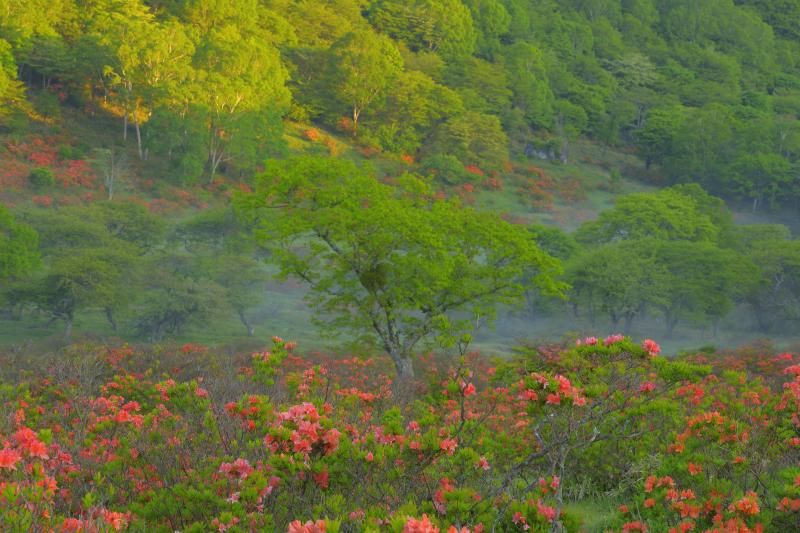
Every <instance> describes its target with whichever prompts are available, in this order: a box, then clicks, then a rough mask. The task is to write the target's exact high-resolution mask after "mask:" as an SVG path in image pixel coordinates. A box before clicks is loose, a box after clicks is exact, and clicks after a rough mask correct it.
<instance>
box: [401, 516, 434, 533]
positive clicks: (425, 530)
mask: <svg viewBox="0 0 800 533" xmlns="http://www.w3.org/2000/svg"><path fill="white" fill-rule="evenodd" d="M403 533H439V528H438V527H436V526H435V525H433V524H432V523H431V521H430V519H429V518H428V515H426V514H423V515H422V519H421V520H417V519H416V518H412V517H408V520H407V521H406V525H405V526H404V527H403Z"/></svg>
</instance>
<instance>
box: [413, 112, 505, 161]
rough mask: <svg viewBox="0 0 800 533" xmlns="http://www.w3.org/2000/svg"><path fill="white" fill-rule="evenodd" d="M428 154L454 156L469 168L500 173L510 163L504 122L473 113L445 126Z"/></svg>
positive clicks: (435, 134) (468, 113)
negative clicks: (470, 166) (475, 167)
mask: <svg viewBox="0 0 800 533" xmlns="http://www.w3.org/2000/svg"><path fill="white" fill-rule="evenodd" d="M425 151H426V152H427V153H429V154H437V153H439V154H450V155H453V156H455V157H457V158H458V159H459V160H460V161H461V162H462V163H464V164H465V165H478V166H481V167H483V168H489V169H499V168H501V167H502V165H503V163H504V162H505V161H508V159H509V157H508V137H506V134H505V132H504V131H503V127H502V125H501V124H500V119H498V118H497V117H495V116H493V115H484V114H481V113H475V112H471V111H467V112H466V113H464V114H462V115H457V116H454V117H451V118H449V119H448V120H447V121H446V122H444V123H443V124H441V125H440V126H439V127H438V128H437V130H436V131H435V132H434V134H433V138H432V139H431V142H430V143H429V144H428V146H427V147H426V150H425Z"/></svg>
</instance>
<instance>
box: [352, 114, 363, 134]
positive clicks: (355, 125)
mask: <svg viewBox="0 0 800 533" xmlns="http://www.w3.org/2000/svg"><path fill="white" fill-rule="evenodd" d="M360 116H361V110H360V109H359V108H358V107H353V137H355V136H356V135H357V134H358V117H360Z"/></svg>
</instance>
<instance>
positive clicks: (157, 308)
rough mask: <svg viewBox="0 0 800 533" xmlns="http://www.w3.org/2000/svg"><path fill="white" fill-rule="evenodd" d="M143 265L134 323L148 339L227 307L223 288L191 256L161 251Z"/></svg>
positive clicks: (171, 332)
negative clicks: (161, 253) (144, 270)
mask: <svg viewBox="0 0 800 533" xmlns="http://www.w3.org/2000/svg"><path fill="white" fill-rule="evenodd" d="M146 268H147V269H148V272H149V275H148V276H147V277H146V278H145V279H144V283H143V287H142V289H143V293H142V296H141V301H140V303H139V305H138V306H137V309H136V316H135V323H134V325H135V327H136V330H137V331H138V332H139V333H140V334H141V335H143V336H145V337H146V338H147V339H148V340H149V341H150V342H160V341H162V340H164V338H165V337H167V336H169V335H175V334H177V333H180V332H181V331H182V330H183V329H184V328H186V327H187V326H189V325H191V324H202V323H206V322H208V321H211V320H213V319H215V318H217V317H219V316H221V315H222V314H224V312H225V311H226V310H227V309H228V301H227V300H226V294H225V289H224V288H223V287H221V286H220V285H219V284H217V283H215V282H214V281H212V280H210V279H209V278H208V277H207V276H205V275H202V273H201V272H199V271H198V268H197V265H196V262H195V261H194V259H187V258H185V257H182V256H180V255H176V254H165V255H162V256H158V257H154V258H152V259H151V261H150V262H149V264H148V265H147V266H146Z"/></svg>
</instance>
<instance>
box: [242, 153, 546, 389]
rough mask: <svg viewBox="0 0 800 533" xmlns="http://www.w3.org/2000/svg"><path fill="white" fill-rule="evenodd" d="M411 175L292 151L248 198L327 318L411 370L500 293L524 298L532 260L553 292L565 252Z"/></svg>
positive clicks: (262, 230) (488, 313) (403, 372)
mask: <svg viewBox="0 0 800 533" xmlns="http://www.w3.org/2000/svg"><path fill="white" fill-rule="evenodd" d="M401 183H402V185H401V186H400V187H399V188H397V189H396V188H393V187H390V186H387V185H383V184H381V183H380V182H378V181H377V180H375V178H374V177H373V176H372V175H371V174H370V173H368V172H366V171H364V170H362V169H359V168H358V167H356V166H355V165H354V164H353V163H351V162H347V161H342V160H331V159H312V158H302V159H292V160H289V161H285V162H273V163H270V164H269V165H268V168H267V171H266V172H265V174H263V175H262V176H261V177H260V178H259V184H258V189H257V191H256V193H254V194H252V195H245V196H241V197H240V198H239V199H238V201H237V204H238V207H239V209H240V211H241V212H242V213H243V214H244V215H245V216H247V217H248V218H249V219H250V220H252V221H254V222H255V223H256V224H257V226H256V229H255V233H256V236H257V239H258V241H259V242H260V243H262V244H264V245H267V246H269V247H270V250H271V256H270V260H272V261H274V262H275V263H276V264H277V265H278V266H279V268H280V271H281V274H282V275H284V276H288V275H291V276H296V277H298V278H300V279H302V280H305V281H306V282H307V283H308V284H309V286H310V292H309V298H310V299H311V301H312V303H313V305H314V306H315V308H316V309H317V311H318V320H319V322H320V323H321V324H323V325H326V326H327V327H329V328H331V331H333V332H336V333H341V332H343V331H344V330H350V331H353V332H356V333H357V334H366V335H368V336H369V337H370V338H372V339H376V340H377V341H378V342H379V343H380V345H381V346H382V347H383V348H384V349H385V350H386V352H387V353H388V354H389V355H390V356H391V358H392V360H393V361H394V364H395V367H396V369H397V373H398V375H399V377H400V378H401V379H408V378H410V377H412V376H413V365H412V360H411V354H412V351H413V350H414V348H415V346H416V345H417V344H418V343H419V342H420V341H422V340H423V339H426V338H430V337H435V338H437V339H438V340H439V341H441V342H447V341H448V340H449V339H457V338H459V337H460V335H461V334H463V333H466V332H468V331H469V330H470V329H471V328H472V327H473V324H474V322H473V321H474V320H475V319H476V318H478V317H481V318H487V319H491V318H492V317H493V314H494V309H495V306H496V305H497V304H499V303H515V302H518V301H519V300H520V299H521V298H522V296H523V291H524V290H525V289H526V287H524V286H523V284H522V283H520V282H519V280H520V279H521V277H522V274H523V272H524V271H525V270H526V269H529V268H531V267H538V268H539V269H540V274H539V275H538V276H537V277H536V278H535V280H533V283H535V284H536V285H538V286H540V287H542V288H543V289H544V290H545V291H546V292H551V293H556V292H558V290H559V289H560V285H559V284H558V283H557V282H556V281H555V279H554V276H555V275H556V274H557V273H558V270H559V265H558V261H556V260H555V259H552V258H551V257H550V256H548V255H547V254H545V253H544V252H542V251H541V250H540V249H539V248H538V247H537V246H536V245H535V244H534V243H533V241H532V240H531V239H530V238H529V236H528V235H527V232H526V231H525V230H524V229H523V228H517V227H515V226H512V225H510V224H508V223H506V222H504V221H502V220H501V219H500V218H498V217H497V216H495V215H491V214H488V213H480V212H476V211H474V210H472V209H467V208H462V207H460V206H459V205H458V204H457V203H455V202H454V201H436V200H434V199H432V197H431V194H430V190H429V188H428V187H427V185H426V184H425V183H424V182H421V181H420V180H418V179H416V178H413V177H410V176H406V177H404V178H403V179H402V180H401ZM456 312H461V313H465V314H466V318H464V316H465V315H455V314H454V313H456Z"/></svg>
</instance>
